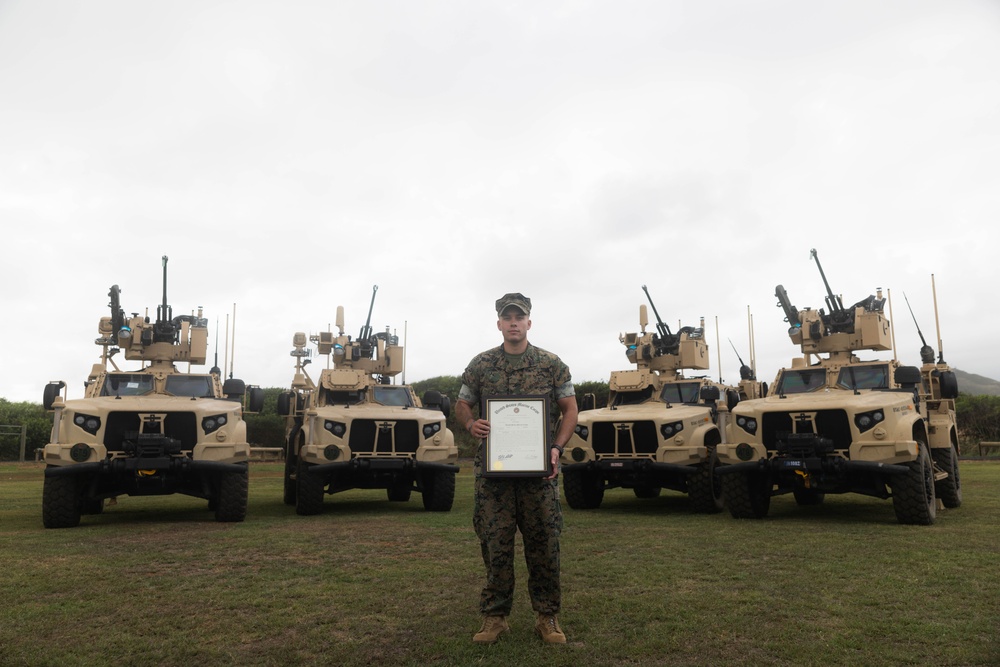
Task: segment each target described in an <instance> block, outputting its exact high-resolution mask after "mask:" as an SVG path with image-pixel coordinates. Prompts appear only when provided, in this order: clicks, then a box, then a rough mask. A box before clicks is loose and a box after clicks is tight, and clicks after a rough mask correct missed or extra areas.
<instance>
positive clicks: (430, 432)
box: [424, 422, 441, 438]
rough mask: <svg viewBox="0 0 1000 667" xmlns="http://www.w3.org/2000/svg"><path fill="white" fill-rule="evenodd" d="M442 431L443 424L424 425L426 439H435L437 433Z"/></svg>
mask: <svg viewBox="0 0 1000 667" xmlns="http://www.w3.org/2000/svg"><path fill="white" fill-rule="evenodd" d="M440 430H441V422H434V423H433V424H424V437H425V438H430V437H433V436H434V434H435V433H437V432H438V431H440Z"/></svg>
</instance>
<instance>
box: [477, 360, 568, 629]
mask: <svg viewBox="0 0 1000 667" xmlns="http://www.w3.org/2000/svg"><path fill="white" fill-rule="evenodd" d="M462 383H463V384H462V389H461V391H460V392H459V395H458V397H459V398H460V399H461V400H463V401H466V402H468V403H470V404H472V405H479V401H480V399H481V398H482V397H483V396H504V395H513V394H534V395H547V396H548V397H549V400H550V404H551V406H552V409H553V412H554V414H555V415H558V414H559V408H558V405H557V404H556V401H558V400H559V399H561V398H566V397H569V396H574V395H575V391H574V389H573V383H572V380H571V378H570V372H569V368H568V367H567V366H566V364H564V363H563V362H562V360H560V359H559V357H557V356H556V355H554V354H552V353H551V352H546V351H545V350H543V349H541V348H538V347H535V346H533V345H531V344H530V343H529V344H528V348H527V350H526V351H525V352H524V354H523V355H522V356H521V358H520V360H518V361H516V362H514V363H513V364H512V363H511V361H509V360H508V358H507V355H506V353H505V352H504V349H503V346H500V347H498V348H493V349H491V350H487V351H486V352H483V353H482V354H479V355H477V356H476V357H475V358H474V359H473V360H472V361H471V362H470V363H469V366H468V367H467V368H466V369H465V373H464V374H463V375H462ZM552 423H553V424H555V423H556V420H555V419H554V418H553V420H552ZM482 449H483V448H482V447H480V450H479V452H478V453H477V454H476V459H475V473H476V497H475V501H476V506H475V513H474V514H473V518H472V524H473V526H474V527H475V529H476V535H477V536H478V537H479V542H480V546H481V548H482V552H483V564H484V565H485V566H486V587H485V588H483V592H482V594H481V596H480V610H481V611H482V613H483V615H484V616H507V615H509V614H510V610H511V604H512V602H513V598H514V535H515V533H516V532H517V530H518V529H520V531H521V539H522V541H523V542H524V559H525V561H526V562H527V565H528V592H529V594H530V595H531V606H532V608H533V609H534V610H535V612H537V613H539V614H556V613H558V612H559V605H560V599H561V597H560V588H559V534H560V532H561V531H562V508H561V506H560V504H559V485H558V478H557V479H551V480H547V479H542V478H536V477H516V478H515V477H511V478H495V477H492V478H486V477H484V476H483V461H482V457H483V452H482Z"/></svg>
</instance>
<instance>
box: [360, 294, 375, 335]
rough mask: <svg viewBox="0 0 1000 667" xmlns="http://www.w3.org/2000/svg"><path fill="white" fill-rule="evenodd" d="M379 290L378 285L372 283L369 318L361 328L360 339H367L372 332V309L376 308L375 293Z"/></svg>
mask: <svg viewBox="0 0 1000 667" xmlns="http://www.w3.org/2000/svg"><path fill="white" fill-rule="evenodd" d="M376 292H378V285H372V300H371V303H369V304H368V319H367V320H365V326H364V327H363V328H362V329H361V334H360V335H358V340H367V339H368V338H370V337H371V334H372V326H371V325H372V310H374V308H375V293H376Z"/></svg>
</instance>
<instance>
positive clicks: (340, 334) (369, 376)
mask: <svg viewBox="0 0 1000 667" xmlns="http://www.w3.org/2000/svg"><path fill="white" fill-rule="evenodd" d="M377 291H378V285H375V286H374V287H373V289H372V300H371V305H370V306H369V308H368V319H367V321H366V322H365V325H364V326H363V327H362V328H361V332H360V335H359V337H358V338H357V339H356V340H352V339H351V337H350V336H348V335H346V334H345V333H344V308H343V306H338V307H337V321H336V324H337V331H336V332H333V331H321V332H319V333H318V334H312V335H310V336H308V338H307V337H306V334H304V333H302V332H298V333H296V334H295V336H294V337H293V339H292V345H293V346H294V349H293V350H292V352H291V355H292V356H293V357H295V358H296V364H295V365H296V377H298V376H299V375H300V374H301V376H302V381H301V382H302V386H303V387H306V386H308V385H311V384H312V381H311V380H307V378H308V376H307V374H306V373H305V365H306V364H308V363H309V360H308V359H307V357H308V356H309V350H308V349H306V345H307V344H308V343H307V341H308V342H312V343H315V344H316V348H317V352H318V353H319V354H322V355H332V359H333V368H327V369H324V370H323V372H322V374H321V377H320V381H319V384H320V385H322V386H323V387H325V388H327V389H330V390H333V391H357V390H360V389H362V388H364V387H366V386H369V385H372V384H389V383H390V382H391V380H390V379H391V378H392V377H394V376H396V375H398V374H399V373H401V372H403V358H404V357H403V346H401V345H400V344H399V337H398V336H396V335H395V334H392V333H390V332H389V328H388V327H386V330H385V331H380V332H378V333H375V334H373V333H372V332H371V317H372V310H373V309H374V305H375V293H376V292H377Z"/></svg>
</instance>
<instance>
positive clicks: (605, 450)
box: [562, 285, 761, 513]
mask: <svg viewBox="0 0 1000 667" xmlns="http://www.w3.org/2000/svg"><path fill="white" fill-rule="evenodd" d="M643 290H644V291H646V295H647V297H648V296H649V292H648V290H646V286H645V285H643ZM650 305H652V301H651V300H650ZM653 310H654V314H655V315H656V319H657V333H652V332H647V331H646V326H647V325H648V317H647V314H646V306H645V305H642V306H640V309H639V324H640V327H641V331H640V333H626V334H624V335H622V336H621V337H620V341H621V343H622V344H623V345H624V346H625V350H626V356H627V357H628V360H629V361H630V362H632V363H633V364H635V366H636V367H635V368H634V369H632V370H622V371H614V372H613V373H611V378H610V380H609V382H608V388H609V390H610V392H609V398H608V405H607V407H605V408H600V409H593V397H592V396H590V397H589V398H588V397H585V400H584V401H583V402H584V406H583V407H584V409H583V410H581V412H580V414H579V417H578V419H577V425H576V429H575V431H574V434H573V436H572V437H571V438H570V441H569V442H568V443H567V445H566V449H565V451H564V452H563V456H562V462H563V490H564V492H565V497H566V502H568V503H569V506H570V507H572V508H574V509H594V508H597V507H600V505H601V502H602V500H603V498H604V491H605V489H611V488H616V487H623V488H626V489H632V490H633V492H634V493H635V495H636V496H637V497H638V498H654V497H656V496H658V495H660V491H661V489H663V488H667V489H672V490H674V491H680V492H682V493H686V494H687V495H688V499H689V502H690V507H691V509H692V510H694V511H696V512H705V513H711V512H718V511H719V510H721V509H722V491H721V488H720V486H719V480H718V477H717V476H716V475H715V466H716V454H715V449H716V446H717V445H718V444H719V443H720V442H721V441H722V429H723V428H724V423H725V419H726V415H727V414H728V405H729V403H730V402H731V403H735V402H736V396H737V395H738V394H739V393H740V392H741V391H742V392H743V393H744V395H747V396H751V397H752V396H757V395H759V394H760V391H761V389H760V385H759V384H758V383H756V382H755V381H754V380H753V379H752V378H751V377H750V376H749V375H747V376H746V377H745V378H744V381H743V382H741V385H740V387H739V388H733V387H727V386H725V385H722V384H719V383H716V382H713V381H712V380H710V379H708V378H706V377H684V374H683V372H682V371H683V370H706V369H707V368H708V367H709V359H708V345H707V344H706V342H705V340H704V325H702V326H701V327H698V328H694V327H682V328H681V329H680V330H679V331H678V332H677V333H676V334H674V333H672V332H671V331H670V329H669V328H668V327H667V326H666V325H665V324H664V323H663V321H662V320H660V317H659V314H657V313H656V312H655V311H656V308H655V306H653ZM722 392H725V393H726V396H727V403H725V404H723V405H719V399H720V394H721V393H722Z"/></svg>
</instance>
